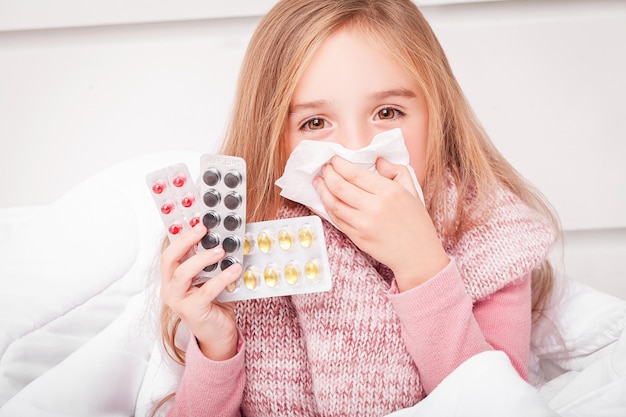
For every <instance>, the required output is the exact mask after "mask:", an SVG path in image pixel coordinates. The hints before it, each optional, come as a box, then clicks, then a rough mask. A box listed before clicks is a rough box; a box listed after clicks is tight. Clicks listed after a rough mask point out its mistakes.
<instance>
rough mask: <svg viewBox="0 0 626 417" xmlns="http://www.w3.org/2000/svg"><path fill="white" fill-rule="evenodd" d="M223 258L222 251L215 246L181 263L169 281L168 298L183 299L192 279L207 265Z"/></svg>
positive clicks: (219, 247)
mask: <svg viewBox="0 0 626 417" xmlns="http://www.w3.org/2000/svg"><path fill="white" fill-rule="evenodd" d="M223 257H224V249H223V248H222V247H221V246H216V247H215V248H213V249H209V250H206V251H201V252H198V253H197V254H195V255H193V256H192V257H190V258H189V259H187V260H185V262H183V263H181V264H180V265H179V266H178V268H176V270H175V271H174V274H173V275H172V277H171V279H170V281H169V292H170V296H172V297H175V298H183V297H184V296H185V295H186V294H187V292H188V291H189V289H190V288H191V282H192V281H193V278H194V277H195V276H196V275H198V273H200V271H202V269H203V268H205V267H207V266H208V265H213V264H214V263H216V262H219V261H220V260H221V259H222V258H223Z"/></svg>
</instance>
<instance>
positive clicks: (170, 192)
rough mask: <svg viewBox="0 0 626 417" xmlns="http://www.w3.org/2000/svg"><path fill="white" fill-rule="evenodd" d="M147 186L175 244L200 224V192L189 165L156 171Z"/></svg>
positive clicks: (149, 178)
mask: <svg viewBox="0 0 626 417" xmlns="http://www.w3.org/2000/svg"><path fill="white" fill-rule="evenodd" d="M146 182H147V183H148V187H149V188H150V191H151V195H152V198H153V200H154V203H155V204H156V206H157V208H158V209H159V213H160V215H161V219H162V220H163V224H164V225H165V229H166V230H167V234H168V236H169V238H170V241H171V242H173V241H174V240H175V239H176V238H177V237H178V236H179V235H180V234H181V233H182V232H183V231H185V230H187V229H189V228H191V227H193V226H195V225H196V224H198V223H199V222H200V219H201V213H202V208H201V206H200V204H199V202H198V190H197V187H196V185H195V182H194V181H193V179H192V178H191V176H190V175H189V169H188V168H187V166H186V165H185V164H175V165H171V166H168V167H165V168H163V169H159V170H157V171H153V172H151V173H149V174H148V175H147V176H146Z"/></svg>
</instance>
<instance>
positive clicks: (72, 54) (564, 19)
mask: <svg viewBox="0 0 626 417" xmlns="http://www.w3.org/2000/svg"><path fill="white" fill-rule="evenodd" d="M422 3H425V2H422ZM428 3H430V4H428V5H424V6H423V11H424V13H425V14H426V16H427V17H428V18H429V20H430V21H431V23H432V25H433V27H434V28H435V31H436V32H437V34H438V36H439V37H440V40H441V42H442V44H443V45H444V48H446V50H447V51H448V55H449V58H450V61H451V63H452V66H453V68H454V69H455V72H456V74H457V76H458V78H459V80H460V82H461V84H462V86H463V87H464V89H465V91H466V93H467V95H468V97H469V100H470V102H471V103H472V104H473V105H474V108H475V110H476V112H477V113H478V115H479V116H480V118H481V119H482V120H483V122H484V124H485V127H486V129H487V131H488V132H489V133H490V135H491V136H492V138H493V140H494V142H495V143H496V144H497V146H498V147H499V148H500V149H501V150H502V151H503V152H504V154H505V155H506V156H507V157H508V158H509V159H510V160H511V161H512V162H513V163H514V165H516V166H517V167H518V169H519V170H520V171H521V172H522V173H523V174H524V175H525V176H527V177H528V178H529V179H530V180H531V181H532V182H534V183H535V184H536V185H537V186H538V187H539V188H540V189H541V190H542V191H543V192H544V193H545V194H546V195H547V196H548V198H549V199H550V200H551V201H552V203H553V204H554V206H555V207H556V209H557V210H558V212H559V213H560V215H561V218H562V221H563V225H564V227H565V228H566V229H567V235H566V237H567V240H566V243H567V245H568V248H569V249H567V250H566V258H567V257H568V256H569V255H568V253H578V252H576V251H577V250H578V249H580V248H582V249H580V251H582V252H584V253H585V254H588V253H589V248H592V249H593V250H596V249H597V248H598V247H600V246H602V245H603V244H604V243H606V242H607V241H609V242H611V244H610V250H611V251H612V253H614V257H616V258H619V257H620V256H619V255H626V214H625V213H626V164H625V163H624V162H623V159H624V155H625V154H626V141H625V140H624V139H625V134H624V132H626V106H625V105H624V97H626V77H624V74H626V47H625V46H624V45H625V44H626V42H625V41H626V2H624V1H607V0H586V1H577V0H568V1H558V0H539V1H533V0H510V1H500V2H480V1H479V2H474V3H467V4H444V3H450V1H448V0H438V1H437V0H431V1H430V2H428ZM436 3H441V4H442V5H436ZM452 3H454V2H452ZM87 4H88V6H87ZM176 4H177V7H173V6H172V3H171V2H168V1H165V0H152V1H146V0H133V1H126V2H122V1H110V2H95V3H94V2H84V1H81V0H57V1H55V2H40V1H36V0H0V150H1V152H0V176H1V178H2V180H1V181H0V207H10V206H17V205H31V204H44V203H47V202H50V201H53V200H54V199H55V198H57V197H58V196H60V195H61V194H62V193H63V192H65V191H66V190H67V189H69V188H70V187H71V186H73V185H75V184H77V183H78V182H79V181H81V180H82V179H84V178H86V177H88V176H89V175H92V174H93V173H95V172H97V171H99V170H101V169H102V168H104V167H107V166H109V165H111V164H113V163H116V162H118V161H121V160H124V159H127V158H130V157H133V156H136V155H139V154H143V153H148V152H152V151H159V150H164V149H170V148H191V149H200V150H203V151H204V150H206V151H207V152H210V151H212V150H213V148H214V144H215V141H216V140H219V138H220V137H221V134H222V132H223V130H224V127H225V122H226V118H227V115H228V112H229V109H230V105H231V98H232V92H233V89H234V85H235V81H236V76H237V71H238V65H239V62H240V60H241V57H242V55H243V53H244V50H245V47H246V44H247V41H248V39H249V37H250V35H251V33H252V31H253V29H254V27H255V25H256V23H257V22H258V19H259V16H260V15H261V14H262V13H264V11H265V10H267V8H268V7H270V6H271V4H273V1H271V0H264V1H250V0H248V1H246V0H238V1H233V2H206V1H200V0H185V1H182V2H177V3H176ZM53 5H54V7H53ZM129 180H135V179H129ZM581 236H584V238H581ZM607 236H608V237H607ZM607 239H608V240H607ZM589 242H595V243H589ZM590 245H591V246H590ZM576 248H578V249H576ZM602 253H603V254H606V251H603V252H602ZM602 256H605V255H602ZM605 257H606V256H605ZM622 257H623V256H622ZM572 258H573V259H572V260H570V261H568V262H569V265H575V266H576V262H579V263H582V261H580V260H581V259H583V258H584V256H578V255H574V256H572ZM594 259H595V258H594ZM582 264H584V265H585V266H586V265H588V264H589V262H584V263H582ZM599 264H600V262H596V263H595V266H594V267H598V265H599ZM606 264H607V261H603V263H602V265H606ZM620 267H621V268H622V269H621V270H618V271H617V272H619V271H621V275H620V276H621V277H623V279H621V280H609V281H607V282H608V283H603V284H601V285H608V286H609V287H610V288H609V289H610V290H611V291H613V292H619V291H623V294H625V295H626V269H625V267H623V266H619V264H618V263H617V262H614V261H609V266H606V268H607V271H595V270H594V271H592V272H589V273H588V275H589V280H593V279H596V277H597V276H598V275H600V274H602V275H608V274H614V273H616V268H617V269H619V268H620ZM581 268H582V266H576V270H577V271H580V270H581ZM600 269H602V266H600Z"/></svg>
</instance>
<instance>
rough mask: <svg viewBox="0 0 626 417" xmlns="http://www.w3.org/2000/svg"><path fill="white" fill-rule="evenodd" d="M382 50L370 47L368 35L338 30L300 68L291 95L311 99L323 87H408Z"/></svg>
mask: <svg viewBox="0 0 626 417" xmlns="http://www.w3.org/2000/svg"><path fill="white" fill-rule="evenodd" d="M412 78H413V77H412V74H411V73H409V71H408V70H407V69H406V67H405V66H404V65H401V64H400V63H399V61H398V60H397V59H395V58H392V57H391V56H390V54H388V53H386V49H384V48H380V47H376V46H374V45H372V42H371V36H369V35H368V34H365V33H363V32H360V31H358V30H354V29H351V30H345V29H344V30H340V31H338V32H335V33H334V34H332V35H331V36H329V37H328V38H327V39H325V40H324V41H323V42H322V44H321V45H320V46H319V48H318V49H317V50H316V51H315V53H314V54H313V55H312V57H311V59H310V60H309V62H308V64H307V65H306V66H305V67H304V70H303V73H302V76H301V77H300V79H299V80H298V82H297V85H296V92H295V95H296V96H298V95H301V94H305V95H307V96H309V95H310V96H314V95H315V94H316V93H320V92H321V91H320V90H324V89H326V88H328V89H331V90H332V89H333V88H340V89H342V90H346V89H349V88H358V90H359V91H363V90H368V89H372V90H374V91H377V90H380V89H381V88H382V89H397V88H400V87H404V88H408V87H411V86H413V84H414V83H415V81H414V80H413V79H412Z"/></svg>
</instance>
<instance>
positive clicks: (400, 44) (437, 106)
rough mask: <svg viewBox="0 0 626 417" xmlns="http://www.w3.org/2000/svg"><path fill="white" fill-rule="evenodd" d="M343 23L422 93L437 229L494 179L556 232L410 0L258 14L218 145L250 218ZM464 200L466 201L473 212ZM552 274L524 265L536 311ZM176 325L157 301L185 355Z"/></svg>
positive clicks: (270, 201)
mask: <svg viewBox="0 0 626 417" xmlns="http://www.w3.org/2000/svg"><path fill="white" fill-rule="evenodd" d="M345 28H350V29H352V30H356V31H358V32H359V33H362V34H363V35H364V36H366V37H367V38H368V39H369V40H370V41H371V42H370V43H371V45H372V47H374V48H378V50H379V51H381V52H382V53H383V54H385V55H386V56H387V57H388V58H389V59H390V60H392V61H393V62H395V63H397V64H398V65H400V66H401V67H403V68H404V69H405V70H406V71H407V73H408V74H410V75H412V76H413V77H414V79H415V80H416V81H417V82H418V84H419V86H420V87H421V89H422V92H423V93H424V95H425V97H426V102H427V106H428V115H429V126H428V138H427V151H426V166H425V178H424V183H423V184H422V187H423V190H424V197H425V203H426V208H427V209H428V212H429V213H430V214H431V217H433V218H434V217H435V216H438V218H440V219H442V220H441V221H438V222H435V225H436V227H437V229H438V233H439V234H440V236H441V237H443V238H446V239H449V240H451V241H452V242H454V241H455V240H457V239H458V238H459V237H460V236H461V235H462V234H463V233H464V232H465V231H467V230H469V229H471V228H473V227H475V226H476V225H477V224H479V223H480V221H481V219H484V218H485V216H488V215H489V210H490V206H489V203H490V196H491V195H492V194H491V193H492V191H493V190H494V187H497V186H500V187H501V186H504V187H507V188H509V189H510V190H511V191H512V192H513V193H514V194H516V195H517V196H518V197H519V198H520V199H521V200H522V201H524V202H525V203H526V204H527V205H528V206H530V207H532V208H534V209H535V210H537V211H539V212H541V213H543V214H544V215H545V216H546V217H547V218H549V219H550V220H551V221H552V223H553V225H554V229H555V231H557V232H558V231H560V226H559V222H558V219H557V217H556V215H555V214H554V212H553V210H552V209H551V208H550V207H549V205H548V204H547V203H546V202H545V201H544V200H543V198H542V197H541V195H540V194H539V193H538V192H537V191H536V190H535V189H534V188H533V187H532V186H530V184H528V183H527V182H526V181H525V180H524V178H523V177H522V176H521V175H520V174H519V173H518V172H517V171H516V170H515V169H514V168H513V167H512V166H511V165H510V164H509V163H508V162H507V161H506V160H505V159H504V157H503V156H502V155H501V154H500V152H499V151H498V150H497V149H496V148H495V147H494V146H493V144H492V142H491V141H490V139H489V138H488V136H487V134H486V133H485V131H484V129H483V128H482V126H481V124H480V123H479V121H478V120H477V118H476V116H475V114H474V113H473V111H472V109H471V107H470V105H469V103H468V102H467V100H466V98H465V96H464V94H463V92H462V91H461V88H460V86H459V84H458V82H457V80H456V78H455V76H454V74H453V72H452V69H451V67H450V65H449V63H448V59H447V57H446V55H445V53H444V51H443V49H442V47H441V45H440V43H439V41H438V40H437V38H436V36H435V34H434V32H433V30H432V28H431V27H430V25H429V24H428V22H427V21H426V19H425V18H424V16H423V15H422V14H421V12H420V11H419V10H418V8H417V7H416V6H415V4H413V3H412V2H411V1H410V0H342V1H337V0H314V1H313V0H282V1H280V2H278V3H277V4H276V5H275V6H274V7H273V8H272V9H271V10H270V11H269V12H268V13H267V14H266V15H265V16H264V18H263V19H262V20H261V22H260V23H259V25H258V27H257V29H256V31H255V33H254V34H253V36H252V39H251V41H250V43H249V45H248V49H247V51H246V54H245V57H244V60H243V63H242V66H241V71H240V76H239V83H238V87H237V92H236V96H235V102H234V108H233V111H232V115H231V119H230V124H229V126H228V129H227V133H226V137H225V141H224V143H223V146H222V147H221V150H220V151H221V152H222V153H223V154H227V155H236V156H240V157H242V158H244V159H245V160H246V163H247V172H248V179H247V209H248V213H247V216H248V221H250V222H256V221H262V220H268V219H273V218H274V217H275V215H276V212H277V209H278V208H279V207H280V206H281V205H282V204H286V203H287V202H286V201H284V200H283V198H282V197H280V195H279V190H278V189H277V187H276V186H275V185H274V182H275V181H276V180H277V179H278V178H279V177H280V176H281V175H282V170H283V168H284V166H285V164H286V161H287V158H288V156H289V155H288V151H287V141H286V140H285V136H286V125H287V118H288V114H289V105H290V102H291V99H292V96H293V93H294V90H295V88H296V84H297V83H298V81H299V79H300V77H301V75H302V73H303V72H304V70H305V69H306V67H307V65H308V63H309V62H310V60H311V58H312V56H313V54H314V53H315V52H316V51H317V49H318V48H319V46H320V45H321V44H322V43H323V42H324V41H325V40H326V39H328V38H329V37H330V36H332V35H333V34H334V33H336V32H337V31H339V30H342V29H345ZM450 178H451V179H452V181H453V182H454V185H455V186H456V188H457V190H458V199H457V201H456V202H455V207H446V205H447V204H449V203H446V201H445V195H446V193H445V190H446V188H447V187H448V182H449V181H450ZM467 201H471V202H472V210H471V213H470V211H469V210H467V204H464V202H467ZM450 213H454V214H453V215H451V214H450ZM474 213H481V215H478V216H477V215H475V214H474ZM553 275H554V273H553V270H552V268H551V266H550V263H549V261H548V260H546V261H544V262H543V263H542V265H541V266H540V267H538V268H536V269H535V270H534V271H533V273H532V294H533V301H532V310H533V313H534V315H535V317H537V316H539V315H540V314H541V312H542V309H543V308H544V307H545V305H546V302H547V300H548V298H549V296H550V292H551V288H552V284H553V279H554V278H553ZM179 323H180V319H178V318H176V317H174V315H173V314H172V313H171V312H169V311H168V310H167V309H164V312H163V316H162V324H163V326H162V329H163V340H164V342H165V345H166V346H167V347H168V350H169V351H170V352H171V353H173V355H174V357H175V358H176V359H177V360H178V361H179V362H181V363H184V352H183V351H182V350H181V349H180V348H178V347H176V346H175V344H174V343H173V341H174V336H175V333H176V329H177V327H178V325H179Z"/></svg>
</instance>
